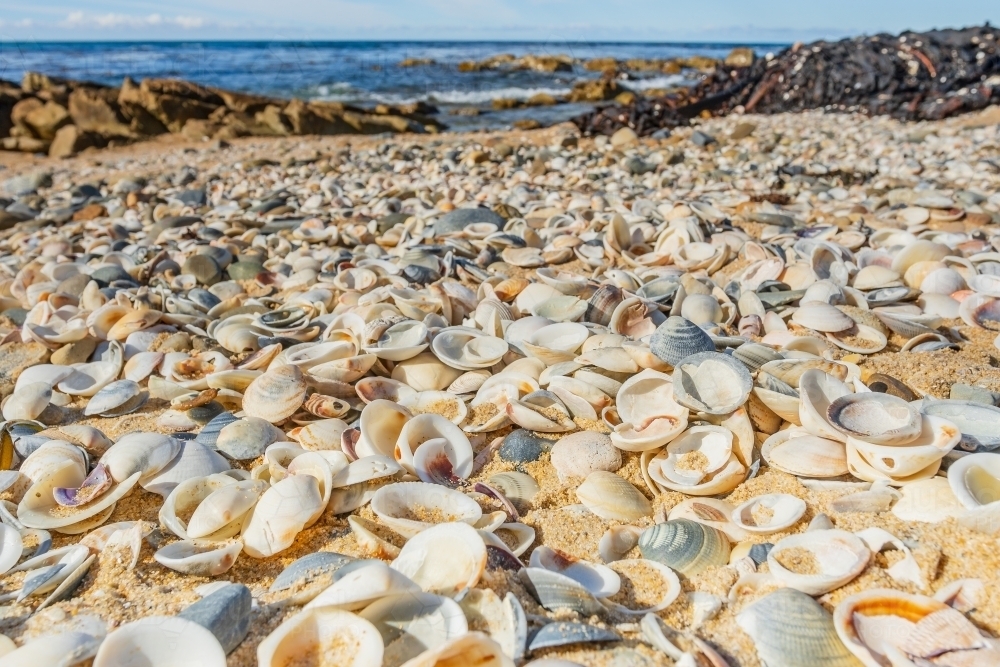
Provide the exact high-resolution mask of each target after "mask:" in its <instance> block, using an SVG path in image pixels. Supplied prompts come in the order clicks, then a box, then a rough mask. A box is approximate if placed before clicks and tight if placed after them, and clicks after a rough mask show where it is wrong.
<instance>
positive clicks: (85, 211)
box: [72, 204, 108, 222]
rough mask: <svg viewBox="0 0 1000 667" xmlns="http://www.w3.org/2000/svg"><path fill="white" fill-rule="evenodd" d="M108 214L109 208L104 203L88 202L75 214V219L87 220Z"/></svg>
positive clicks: (77, 220) (76, 220)
mask: <svg viewBox="0 0 1000 667" xmlns="http://www.w3.org/2000/svg"><path fill="white" fill-rule="evenodd" d="M107 215H108V209H106V208H104V205H103V204H87V205H86V206H84V207H83V208H81V209H80V210H79V211H77V212H76V213H74V214H73V218H72V219H73V221H74V222H79V221H87V220H93V219H95V218H104V217H106V216H107Z"/></svg>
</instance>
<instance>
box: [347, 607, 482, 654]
mask: <svg viewBox="0 0 1000 667" xmlns="http://www.w3.org/2000/svg"><path fill="white" fill-rule="evenodd" d="M342 613H343V612H342ZM358 615H359V616H360V617H361V618H363V619H366V620H367V621H369V622H371V624H372V625H374V626H375V629H376V630H377V631H378V632H379V634H380V635H381V636H382V642H383V644H384V645H385V661H384V663H382V664H385V665H401V664H402V663H405V662H406V661H407V660H411V659H413V658H416V657H417V656H418V655H420V654H422V653H424V652H425V651H428V650H434V649H435V648H437V647H439V646H441V645H443V644H445V643H446V642H448V641H449V640H452V639H454V638H456V637H460V636H462V635H465V634H466V633H468V631H469V623H468V621H467V620H466V618H465V613H464V612H462V608H461V607H459V606H458V603H457V602H455V601H454V600H452V599H451V598H447V597H444V596H441V595H434V594H433V593H403V594H401V595H394V596H391V597H385V598H382V599H381V600H378V601H377V602H374V603H372V604H371V605H369V606H368V607H366V608H365V609H364V611H362V612H361V613H360V614H358ZM337 664H340V663H337ZM363 664H364V665H368V664H373V665H377V664H379V663H378V662H377V661H375V662H371V663H369V662H365V663H363ZM357 667H362V664H360V663H359V664H358V665H357Z"/></svg>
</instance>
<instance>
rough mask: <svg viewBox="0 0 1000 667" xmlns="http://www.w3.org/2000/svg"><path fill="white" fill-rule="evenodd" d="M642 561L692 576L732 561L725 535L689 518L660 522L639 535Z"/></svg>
mask: <svg viewBox="0 0 1000 667" xmlns="http://www.w3.org/2000/svg"><path fill="white" fill-rule="evenodd" d="M639 551H640V552H642V557H643V558H648V559H649V560H653V561H656V562H658V563H662V564H663V565H666V566H667V567H669V568H670V569H672V570H676V571H677V572H680V573H681V574H683V575H685V576H687V577H692V576H694V575H696V574H698V573H700V572H702V571H704V570H706V569H707V568H710V567H717V566H720V565H725V564H726V563H727V562H728V561H729V540H728V539H727V538H726V535H725V533H723V532H722V531H721V530H718V529H716V528H712V527H710V526H706V525H704V524H702V523H698V522H696V521H691V520H690V519H673V520H670V521H667V522H665V523H658V524H656V525H654V526H651V527H649V528H647V529H646V530H644V531H643V532H642V535H640V536H639Z"/></svg>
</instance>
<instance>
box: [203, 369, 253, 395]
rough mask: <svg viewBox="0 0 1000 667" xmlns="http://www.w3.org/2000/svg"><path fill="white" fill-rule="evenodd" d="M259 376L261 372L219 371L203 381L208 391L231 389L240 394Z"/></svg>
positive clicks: (242, 370) (241, 370)
mask: <svg viewBox="0 0 1000 667" xmlns="http://www.w3.org/2000/svg"><path fill="white" fill-rule="evenodd" d="M261 375H263V373H262V372H261V371H250V370H244V369H239V370H231V371H219V372H217V373H212V374H211V375H209V376H208V377H207V378H205V381H206V383H207V384H208V387H209V389H220V390H221V389H231V390H233V391H236V392H239V393H241V394H242V393H244V392H245V391H246V390H247V387H249V386H250V385H251V384H252V383H253V381H254V380H256V379H257V378H259V377H260V376H261Z"/></svg>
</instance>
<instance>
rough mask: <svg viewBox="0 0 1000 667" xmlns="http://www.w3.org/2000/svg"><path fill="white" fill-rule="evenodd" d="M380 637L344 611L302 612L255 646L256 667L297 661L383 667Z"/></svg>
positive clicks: (330, 609)
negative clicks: (381, 666)
mask: <svg viewBox="0 0 1000 667" xmlns="http://www.w3.org/2000/svg"><path fill="white" fill-rule="evenodd" d="M382 642H383V640H382V636H381V635H380V634H379V631H378V629H377V628H376V627H375V626H374V625H373V624H372V623H371V622H369V621H367V620H365V619H363V618H360V617H358V616H356V615H355V614H352V613H350V612H347V611H342V610H340V609H335V608H333V607H324V608H320V609H305V610H302V611H300V612H299V613H297V614H295V615H294V616H292V617H291V618H288V619H287V620H285V621H284V622H282V624H281V625H279V626H278V627H277V628H276V629H275V630H274V631H273V632H272V633H271V634H269V635H268V636H267V637H265V638H264V641H262V642H261V643H260V644H259V645H258V646H257V664H258V665H259V667H284V666H286V665H289V664H294V662H295V661H298V660H302V659H305V660H309V661H310V662H315V663H316V664H322V663H323V662H329V664H333V665H344V667H368V666H369V665H380V664H382V657H383V654H384V649H383V646H382Z"/></svg>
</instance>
